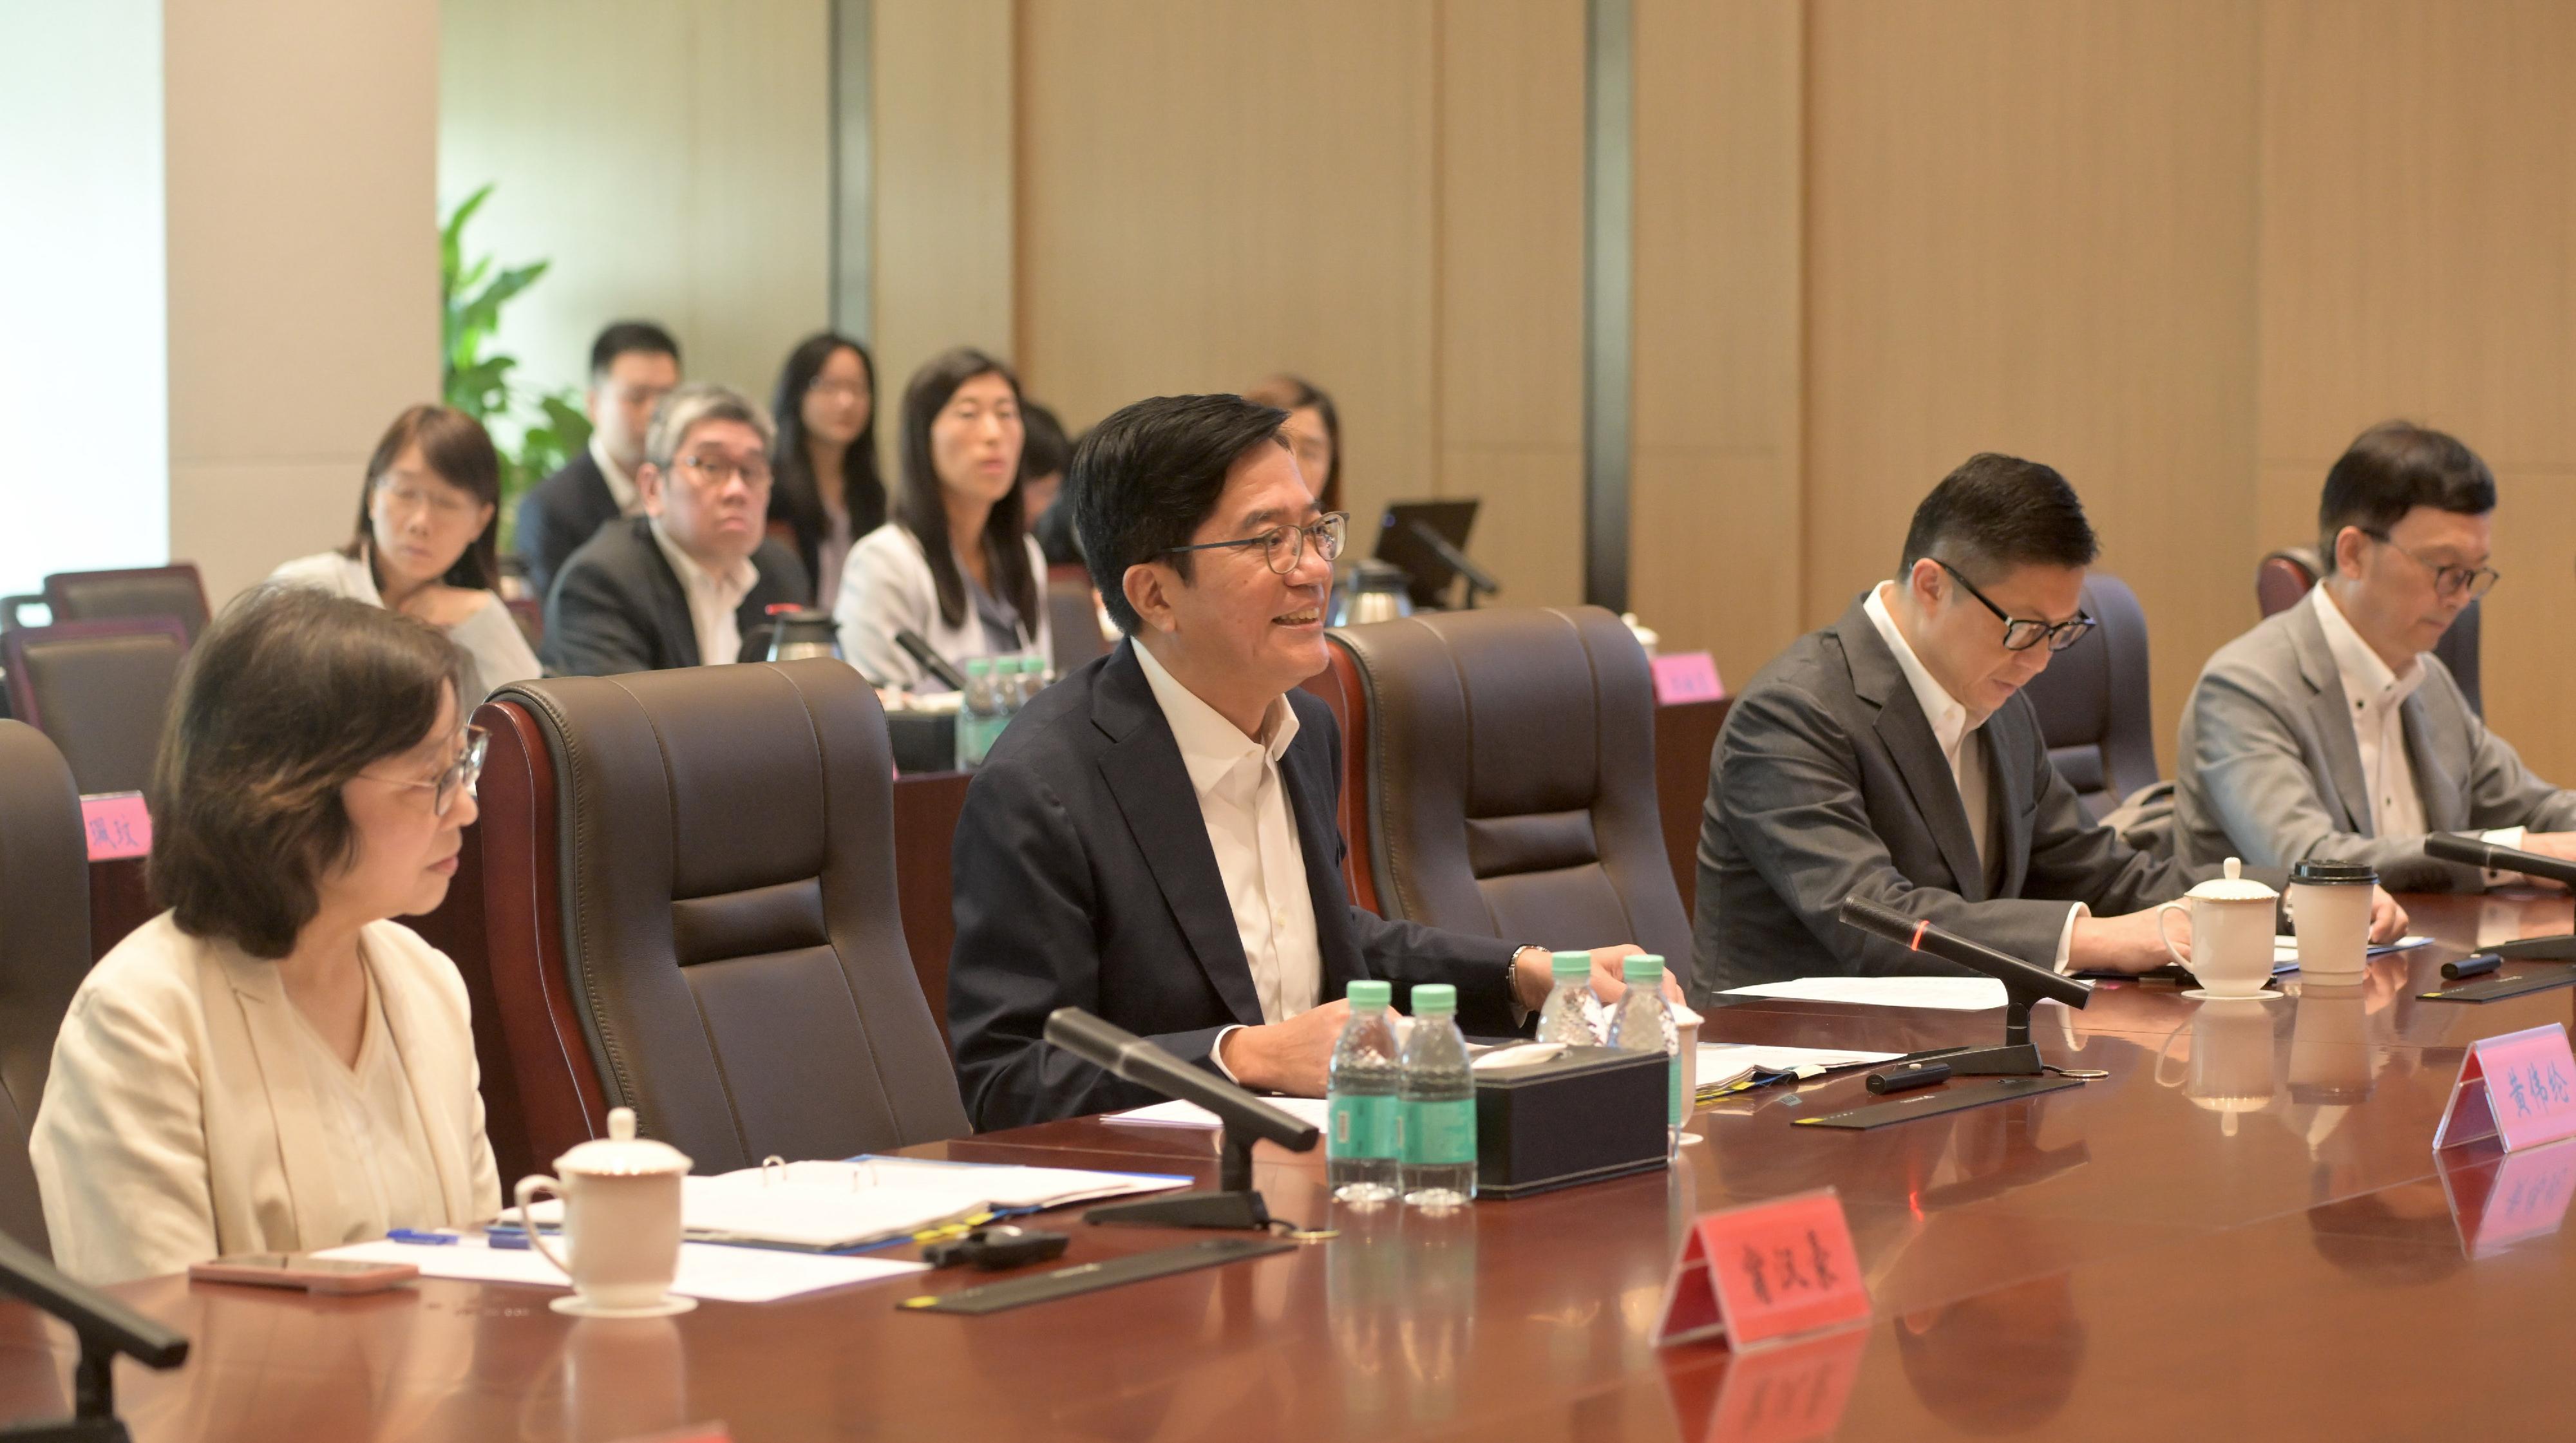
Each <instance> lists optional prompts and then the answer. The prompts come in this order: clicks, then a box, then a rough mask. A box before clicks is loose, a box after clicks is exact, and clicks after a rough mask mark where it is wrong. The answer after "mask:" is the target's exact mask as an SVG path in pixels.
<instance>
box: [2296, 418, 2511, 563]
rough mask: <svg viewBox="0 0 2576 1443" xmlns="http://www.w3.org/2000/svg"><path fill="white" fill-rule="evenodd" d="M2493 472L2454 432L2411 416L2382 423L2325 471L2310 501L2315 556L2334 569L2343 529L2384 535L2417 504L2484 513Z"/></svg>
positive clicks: (2490, 506)
mask: <svg viewBox="0 0 2576 1443" xmlns="http://www.w3.org/2000/svg"><path fill="white" fill-rule="evenodd" d="M2495 504H2496V485H2495V473H2494V472H2493V471H2490V470H2488V469H2487V463H2486V462H2484V461H2481V460H2479V459H2478V453H2477V452H2475V451H2472V450H2470V449H2469V448H2468V447H2467V446H2465V445H2463V444H2461V442H2460V439H2459V438H2458V437H2456V436H2452V435H2449V434H2447V433H2445V432H2441V431H2436V430H2434V429H2432V428H2431V427H2429V426H2418V425H2416V424H2415V423H2414V422H2412V421H2382V422H2380V423H2379V424H2378V425H2376V426H2373V427H2371V428H2370V429H2369V430H2367V431H2364V432H2362V433H2361V434H2360V435H2358V436H2355V437H2353V438H2352V444H2351V445H2349V446H2346V447H2345V448H2344V452H2343V455H2341V456H2339V457H2337V458H2336V459H2335V463H2334V467H2333V469H2331V470H2329V471H2327V472H2326V489H2325V494H2324V495H2323V496H2322V497H2321V498H2319V500H2318V502H2317V555H2318V557H2319V558H2320V559H2321V560H2323V561H2324V563H2325V568H2326V570H2328V571H2332V570H2334V564H2335V559H2334V557H2335V538H2336V537H2337V536H2340V535H2342V534H2343V529H2344V528H2345V527H2347V526H2358V527H2360V528H2361V529H2362V530H2364V531H2367V532H2370V533H2372V534H2374V535H2381V536H2384V535H2386V534H2387V531H2388V528H2389V527H2391V526H2394V525H2396V524H2397V523H2398V522H2399V521H2400V520H2401V519H2403V518H2404V517H2405V515H2406V513H2407V512H2409V511H2412V510H2414V509H2415V508H2416V507H2418V506H2430V507H2432V508H2434V509H2435V510H2437V511H2456V512H2458V513H2459V514H2461V515H2463V516H2484V515H2486V514H2487V513H2488V512H2490V511H2493V510H2494V509H2495Z"/></svg>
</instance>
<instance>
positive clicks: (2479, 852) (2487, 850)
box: [2424, 832, 2576, 887]
mask: <svg viewBox="0 0 2576 1443" xmlns="http://www.w3.org/2000/svg"><path fill="white" fill-rule="evenodd" d="M2424 855H2425V856H2428V857H2431V858H2432V859H2433V860H2435V861H2437V862H2458V863H2460V864H2462V865H2463V866H2470V867H2483V868H2485V869H2487V870H2488V871H2492V872H2520V873H2522V874H2523V875H2525V876H2529V877H2542V878H2546V879H2548V880H2549V881H2552V882H2563V883H2565V884H2567V885H2568V886H2570V887H2576V862H2564V861H2560V860H2559V859H2558V858H2556V857H2549V856H2543V855H2542V854H2540V853H2538V852H2526V851H2524V850H2523V849H2522V848H2520V847H2499V846H2497V845H2496V844H2495V843H2493V842H2481V841H2479V840H2478V839H2477V838H2475V837H2460V836H2454V835H2452V834H2451V833H2449V832H2435V833H2434V834H2432V835H2431V836H2429V837H2426V838H2425V839H2424Z"/></svg>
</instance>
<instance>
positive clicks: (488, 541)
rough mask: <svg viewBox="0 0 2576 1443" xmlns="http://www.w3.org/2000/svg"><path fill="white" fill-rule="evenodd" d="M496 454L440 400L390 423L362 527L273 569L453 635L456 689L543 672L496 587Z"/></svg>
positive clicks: (362, 488) (468, 696) (370, 469)
mask: <svg viewBox="0 0 2576 1443" xmlns="http://www.w3.org/2000/svg"><path fill="white" fill-rule="evenodd" d="M500 503H501V458H500V456H499V454H498V453H496V452H495V451H494V450H493V449H492V437H491V436H490V435H489V434H488V433H487V432H485V431H484V429H483V423H482V422H480V421H477V420H475V419H474V418H473V417H471V416H468V415H466V414H465V413H464V412H462V411H451V410H448V409H447V408H446V407H444V406H414V407H412V408H410V409H409V410H407V411H405V412H403V413H402V414H401V415H399V416H396V417H395V418H394V423H393V425H391V426H389V427H387V428H386V429H385V435H384V439H383V440H381V441H378V442H377V443H376V454H375V456H374V457H373V458H372V459H370V460H369V461H368V462H367V477H366V480H364V481H363V482H361V483H359V487H358V524H357V527H356V529H355V531H353V532H352V533H351V535H350V537H349V541H348V544H347V545H345V546H342V547H341V548H340V549H339V550H337V551H324V552H320V553H317V554H315V555H312V556H304V557H298V558H297V559H295V560H293V561H290V562H288V563H286V564H285V565H284V566H281V567H279V568H277V570H276V571H275V572H273V573H272V574H271V575H270V576H269V580H271V581H282V582H287V583H290V584H292V585H297V586H310V587H315V588H317V589H319V590H323V591H327V592H330V593H331V594H332V595H334V596H345V597H348V598H349V599H350V600H352V601H363V602H365V603H367V604H368V605H369V606H381V607H383V608H385V609H386V610H388V611H399V612H401V613H403V614H404V615H405V616H416V617H419V618H420V619H421V620H423V621H426V622H428V623H429V624H430V625H432V626H434V627H437V628H438V629H439V630H441V631H443V632H446V633H447V637H448V639H449V640H450V641H453V642H455V643H456V644H457V645H458V646H459V647H462V648H463V649H464V651H465V655H466V657H467V658H468V659H469V660H470V661H471V662H472V663H473V669H472V670H471V671H469V672H468V673H467V674H466V680H465V681H464V682H463V683H462V684H461V692H460V695H462V696H463V697H464V698H465V700H466V702H467V703H468V704H472V703H475V702H480V701H481V700H482V699H483V697H484V695H485V694H486V693H488V692H490V691H492V690H493V689H494V688H496V687H502V686H507V685H508V684H510V683H511V682H514V681H526V680H528V679H529V678H531V677H535V676H541V675H543V674H544V668H542V667H540V666H538V665H537V654H536V653H535V652H533V651H531V650H529V649H528V639H527V638H526V637H525V636H523V635H521V634H520V632H519V624H518V623H517V622H516V621H513V620H511V618H510V608H509V607H508V606H506V605H504V604H502V601H501V598H500V596H499V595H498V594H497V593H495V592H494V590H493V588H494V587H495V586H497V585H499V584H500V578H501V562H500V557H499V554H498V553H497V551H496V550H495V544H494V533H495V531H496V530H497V529H498V528H497V525H496V523H495V520H494V518H496V517H497V516H499V515H500Z"/></svg>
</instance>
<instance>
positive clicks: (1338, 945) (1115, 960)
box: [948, 641, 1516, 1129]
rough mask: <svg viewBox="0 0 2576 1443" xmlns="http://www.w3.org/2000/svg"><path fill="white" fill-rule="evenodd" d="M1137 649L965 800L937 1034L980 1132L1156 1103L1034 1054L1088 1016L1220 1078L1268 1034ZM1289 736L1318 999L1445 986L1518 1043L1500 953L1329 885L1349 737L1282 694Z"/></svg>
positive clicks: (1320, 713) (1404, 998) (1073, 695)
mask: <svg viewBox="0 0 2576 1443" xmlns="http://www.w3.org/2000/svg"><path fill="white" fill-rule="evenodd" d="M1134 647H1135V643H1134V642H1132V641H1128V642H1121V643H1120V644H1119V646H1118V648H1117V649H1116V650H1114V651H1112V652H1110V653H1109V654H1108V655H1107V656H1104V657H1101V658H1100V659H1098V660H1096V661H1093V662H1090V663H1088V664H1086V665H1085V666H1083V667H1082V669H1081V670H1079V671H1076V672H1074V673H1073V674H1072V675H1070V676H1067V677H1065V678H1064V679H1063V680H1062V681H1059V682H1057V683H1056V684H1055V685H1053V686H1050V687H1048V688H1047V689H1046V690H1045V691H1043V692H1040V693H1039V694H1038V696H1037V698H1036V699H1035V700H1033V701H1032V702H1030V703H1029V704H1028V706H1027V707H1026V708H1025V709H1023V710H1022V711H1021V712H1020V714H1019V716H1018V717H1016V718H1014V719H1013V720H1012V722H1011V725H1010V729H1009V730H1008V731H1006V732H1004V733H1003V734H1002V738H1001V740H1000V741H999V742H997V743H995V744H994V747H993V750H992V753H991V754H990V755H989V756H988V757H987V758H986V759H985V762H984V765H983V767H982V768H981V769H980V770H978V771H977V772H976V774H975V780H974V781H973V783H971V784H970V785H969V786H968V787H967V789H966V808H965V813H964V815H963V816H961V817H960V818H959V819H958V824H957V845H956V854H955V859H954V860H955V869H954V870H955V883H954V890H953V897H954V904H955V908H956V919H957V943H956V949H955V950H954V951H953V952H951V953H950V954H949V964H948V1030H949V1037H950V1039H951V1041H952V1043H953V1045H954V1047H955V1049H956V1053H957V1076H958V1081H959V1083H960V1084H961V1086H962V1088H963V1090H964V1092H965V1096H966V1112H967V1115H968V1116H969V1117H971V1118H973V1119H974V1120H975V1125H976V1126H977V1127H979V1128H984V1129H992V1128H1000V1127H1016V1126H1019V1125H1021V1124H1024V1123H1032V1122H1043V1121H1046V1120H1048V1119H1050V1118H1059V1117H1074V1116H1080V1115H1082V1114H1085V1113H1095V1112H1110V1111H1115V1110H1117V1109H1121V1108H1128V1107H1137V1106H1142V1105H1144V1104H1146V1103H1151V1102H1158V1101H1160V1100H1161V1098H1160V1097H1159V1096H1158V1095H1156V1094H1155V1093H1153V1092H1150V1091H1148V1090H1147V1089H1145V1088H1143V1087H1139V1086H1137V1085H1135V1084H1133V1083H1128V1082H1121V1081H1119V1080H1118V1079H1116V1078H1114V1077H1112V1076H1110V1075H1109V1074H1108V1073H1106V1072H1103V1071H1101V1070H1100V1069H1098V1068H1096V1067H1093V1066H1092V1065H1091V1064H1090V1063H1088V1062H1084V1061H1082V1060H1081V1059H1079V1058H1077V1057H1075V1056H1074V1055H1073V1054H1071V1053H1069V1052H1064V1051H1061V1050H1059V1049H1057V1048H1055V1047H1052V1046H1049V1045H1048V1044H1047V1043H1046V1042H1044V1041H1043V1040H1042V1034H1043V1032H1044V1029H1045V1027H1046V1019H1047V1014H1048V1013H1050V1012H1053V1011H1054V1010H1055V1009H1057V1008H1059V1007H1080V1008H1082V1009H1084V1010H1085V1011H1089V1012H1093V1013H1096V1014H1098V1015H1099V1016H1101V1017H1103V1018H1106V1019H1107V1020H1109V1021H1110V1022H1112V1023H1115V1024H1116V1025H1118V1026H1120V1027H1123V1028H1126V1029H1127V1030H1128V1031H1130V1032H1133V1033H1136V1034H1138V1035H1140V1036H1143V1037H1146V1038H1149V1039H1151V1040H1152V1041H1154V1042H1157V1043H1159V1044H1161V1045H1162V1046H1163V1047H1164V1048H1166V1049H1167V1050H1169V1051H1171V1052H1172V1053H1174V1054H1176V1055H1178V1056H1179V1057H1181V1058H1182V1059H1184V1060H1186V1061H1189V1062H1193V1063H1197V1064H1199V1065H1201V1066H1207V1067H1211V1068H1212V1067H1213V1066H1214V1065H1215V1064H1214V1063H1213V1061H1212V1060H1211V1057H1210V1049H1211V1048H1212V1047H1213V1046H1214V1045H1215V1042H1216V1037H1217V1034H1218V1033H1219V1032H1220V1031H1222V1030H1223V1029H1224V1028H1226V1027H1227V1026H1229V1025H1232V1024H1236V1023H1242V1024H1245V1025H1247V1026H1249V1025H1257V1024H1259V1023H1260V1022H1261V1020H1262V1018H1261V1002H1260V998H1259V997H1258V995H1257V994H1256V993H1255V991H1254V987H1253V981H1252V969H1251V966H1250V964H1249V963H1248V962H1246V961H1245V959H1244V952H1243V940H1242V937H1241V935H1240V934H1239V933H1238V932H1237V931H1236V930H1235V921H1234V907H1233V904H1232V903H1231V902H1230V901H1229V900H1228V899H1227V897H1226V891H1225V882H1224V879H1223V877H1222V876H1221V875H1220V874H1219V872H1218V871H1217V864H1216V852H1215V850H1214V849H1213V848H1212V847H1210V846H1209V844H1208V836H1207V822H1206V820H1205V818H1204V817H1203V816H1202V815H1201V814H1200V812H1199V804H1198V793H1197V791H1196V790H1195V789H1194V788H1193V787H1192V786H1191V785H1190V776H1189V771H1188V769H1187V768H1186V767H1185V766H1184V765H1183V764H1182V761H1181V749H1180V744H1179V743H1178V742H1177V741H1175V740H1174V739H1173V736H1172V727H1171V723H1170V722H1168V721H1166V720H1165V719H1164V716H1163V709H1162V706H1161V705H1160V704H1159V703H1158V702H1156V701H1155V699H1154V693H1153V689H1152V687H1151V685H1150V684H1149V683H1148V682H1147V681H1146V679H1145V672H1144V669H1143V667H1142V666H1141V665H1139V664H1138V662H1137V660H1136V655H1135V651H1134ZM1288 704H1289V705H1290V706H1292V707H1294V708H1296V713H1297V739H1296V740H1295V741H1293V742H1291V743H1290V744H1289V746H1288V750H1287V751H1286V752H1285V753H1284V754H1283V755H1282V756H1281V757H1280V759H1279V771H1280V777H1281V780H1282V781H1283V782H1284V783H1285V784H1286V790H1287V793H1288V800H1289V810H1290V811H1291V812H1292V813H1293V814H1294V820H1295V822H1296V826H1297V844H1298V847H1299V848H1300V850H1302V851H1303V852H1304V853H1305V859H1306V885H1307V890H1308V893H1309V895H1310V896H1312V897H1313V899H1314V904H1315V942H1316V946H1317V949H1318V950H1319V951H1320V952H1321V954H1322V961H1323V986H1322V989H1321V996H1322V998H1323V1000H1325V1001H1331V1000H1332V999H1334V998H1336V997H1340V996H1341V995H1342V994H1343V990H1344V989H1345V988H1346V987H1348V986H1349V984H1350V983H1351V982H1352V981H1353V980H1355V979H1359V978H1384V979H1386V980H1387V981H1389V982H1391V983H1393V984H1394V986H1395V992H1396V1005H1397V1006H1398V1007H1399V1008H1402V1009H1404V1010H1407V1011H1410V1010H1411V1009H1410V997H1411V991H1412V987H1413V985H1414V984H1416V983H1421V982H1447V983H1452V984H1455V985H1456V987H1457V988H1458V1020H1459V1024H1460V1026H1462V1027H1464V1028H1465V1029H1466V1030H1467V1031H1469V1032H1471V1033H1480V1034H1485V1035H1496V1034H1508V1033H1510V1032H1513V1031H1515V1030H1516V1019H1515V1018H1514V1017H1513V1015H1512V1013H1513V1006H1512V991H1511V978H1510V973H1511V966H1510V964H1511V955H1512V952H1513V950H1514V948H1513V944H1512V943H1509V942H1503V941H1498V940H1496V939H1494V938H1491V937H1471V936H1466V935H1463V934H1460V933H1456V932H1443V931H1439V930H1437V929H1434V928H1430V927H1425V926H1422V925H1421V924H1419V923H1414V922H1390V921H1387V920H1386V919H1384V918H1382V917H1379V916H1378V915H1376V914H1375V913H1373V912H1369V911H1366V910H1364V909H1362V908H1359V907H1356V906H1353V905H1352V904H1351V900H1350V894H1349V893H1348V892H1347V891H1346V890H1345V889H1344V888H1343V886H1342V871H1341V861H1342V839H1341V833H1340V831H1339V829H1338V828H1337V827H1336V825H1335V822H1334V818H1335V803H1336V800H1337V798H1338V796H1339V793H1340V778H1341V775H1342V756H1341V752H1342V747H1341V735H1340V733H1339V732H1338V731H1337V730H1336V729H1335V728H1334V725H1333V717H1332V713H1331V712H1330V711H1328V710H1326V708H1325V706H1324V704H1323V702H1322V701H1320V700H1318V699H1317V698H1315V697H1312V696H1309V695H1307V694H1306V693H1305V692H1302V691H1292V692H1290V693H1288Z"/></svg>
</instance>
